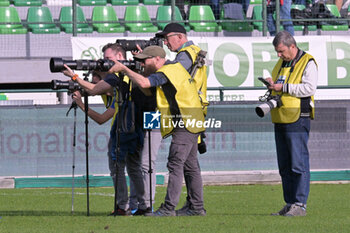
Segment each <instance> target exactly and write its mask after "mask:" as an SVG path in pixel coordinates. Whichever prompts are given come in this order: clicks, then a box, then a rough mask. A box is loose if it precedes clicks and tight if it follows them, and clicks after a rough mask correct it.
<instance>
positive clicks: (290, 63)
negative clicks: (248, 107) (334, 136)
mask: <svg viewBox="0 0 350 233" xmlns="http://www.w3.org/2000/svg"><path fill="white" fill-rule="evenodd" d="M272 43H273V46H274V47H275V50H276V52H277V55H278V57H279V58H280V59H279V60H278V62H277V64H276V65H275V67H274V69H273V71H272V79H271V78H267V79H266V80H267V81H268V82H269V83H270V85H269V87H268V88H269V89H270V90H272V92H271V95H273V96H275V95H280V96H281V101H282V106H280V107H277V108H274V109H272V110H271V119H272V122H273V123H274V127H275V142H276V151H277V161H278V168H279V173H280V175H281V178H282V187H283V196H284V201H285V202H286V205H285V206H284V207H283V208H282V209H281V210H280V211H279V212H277V213H273V214H272V215H282V216H305V215H306V202H307V199H308V196H309V191H310V165H309V151H308V146H307V143H308V139H309V132H310V119H314V94H315V92H316V88H317V78H318V71H317V64H316V62H315V59H314V58H313V57H312V56H311V55H310V54H308V53H306V52H304V51H302V50H300V49H299V48H298V47H297V44H296V42H295V39H294V38H293V36H292V35H291V34H290V33H289V32H287V31H281V32H279V33H277V35H276V36H275V38H274V40H273V42H272Z"/></svg>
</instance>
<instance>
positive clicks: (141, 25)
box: [124, 6, 158, 32]
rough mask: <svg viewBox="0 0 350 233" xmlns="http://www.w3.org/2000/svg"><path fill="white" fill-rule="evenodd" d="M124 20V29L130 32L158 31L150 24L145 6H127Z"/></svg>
mask: <svg viewBox="0 0 350 233" xmlns="http://www.w3.org/2000/svg"><path fill="white" fill-rule="evenodd" d="M124 19H125V27H126V28H127V29H128V30H129V31H130V32H157V31H158V28H157V27H156V26H155V25H153V24H152V22H151V18H150V16H149V14H148V11H147V8H146V7H145V6H127V7H126V10H125V16H124ZM136 22H137V23H136Z"/></svg>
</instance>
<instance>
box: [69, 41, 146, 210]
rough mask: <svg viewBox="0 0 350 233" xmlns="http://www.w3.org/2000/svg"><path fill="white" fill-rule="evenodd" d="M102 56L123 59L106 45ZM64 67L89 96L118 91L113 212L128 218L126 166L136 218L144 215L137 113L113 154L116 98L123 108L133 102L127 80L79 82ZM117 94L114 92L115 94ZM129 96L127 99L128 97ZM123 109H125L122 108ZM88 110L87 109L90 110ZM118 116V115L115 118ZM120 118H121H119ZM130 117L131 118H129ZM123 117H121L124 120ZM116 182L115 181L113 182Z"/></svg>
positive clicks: (121, 51) (118, 77)
mask: <svg viewBox="0 0 350 233" xmlns="http://www.w3.org/2000/svg"><path fill="white" fill-rule="evenodd" d="M102 51H103V53H104V58H105V59H108V60H125V57H126V54H125V50H124V49H123V47H121V46H119V45H117V44H107V45H105V46H104V47H103V49H102ZM65 68H66V69H67V70H65V71H63V73H64V74H65V75H66V76H69V77H71V78H72V80H73V81H75V82H77V83H79V85H80V86H81V87H82V88H84V90H85V91H87V93H88V94H90V95H96V94H103V93H105V92H110V91H113V88H116V89H117V90H118V93H119V94H120V95H119V94H116V96H115V97H114V102H113V104H112V105H113V106H116V107H115V110H116V111H115V114H114V121H113V123H112V129H111V138H110V141H109V146H108V147H109V148H108V150H109V152H108V156H109V168H110V171H111V176H112V177H116V178H114V179H113V181H114V183H116V184H117V187H116V189H117V194H118V197H117V200H118V206H117V212H116V213H114V214H115V215H128V214H129V211H128V189H127V184H126V179H125V172H124V170H125V166H126V168H127V171H128V175H129V177H130V180H131V183H132V184H133V187H134V188H135V191H134V192H135V194H136V196H137V201H138V203H137V204H138V206H136V208H138V212H136V213H137V214H136V213H135V214H136V215H139V214H140V213H141V214H144V213H145V212H148V211H150V210H148V208H147V205H146V203H145V200H144V192H145V188H144V184H143V177H142V173H141V149H142V146H143V132H142V129H141V126H142V121H141V122H140V119H139V118H140V117H137V116H139V114H138V113H135V117H136V121H135V126H134V127H135V130H134V131H133V132H130V133H128V132H123V131H122V132H121V133H120V154H118V155H117V154H116V150H117V147H118V145H117V137H118V135H117V134H116V130H117V129H116V125H117V121H118V119H119V120H120V121H121V120H122V118H121V117H119V115H121V113H120V112H121V109H117V108H118V104H116V103H118V102H119V99H120V100H121V101H122V102H123V104H124V103H125V104H126V105H129V103H130V106H131V105H132V103H131V102H130V98H132V96H134V95H131V96H129V94H128V93H129V92H130V84H128V83H127V82H128V81H127V78H126V77H124V76H123V75H121V74H109V75H107V76H106V77H105V78H104V79H103V80H102V81H100V82H98V83H97V84H92V83H89V82H87V81H85V80H82V79H80V78H79V76H78V75H77V74H74V72H73V71H72V70H71V69H70V68H69V67H68V66H67V65H65ZM115 93H117V92H115ZM129 97H130V98H129ZM122 107H123V108H122V109H125V105H122ZM89 111H90V110H89ZM124 112H125V111H124ZM126 112H127V113H126V115H127V116H126V118H125V120H126V121H127V123H126V124H127V125H129V123H130V122H132V117H133V116H130V115H129V114H128V113H129V112H128V111H126ZM117 113H119V114H118V115H117ZM121 116H123V115H121ZM130 117H131V118H130ZM123 118H124V117H123ZM115 163H116V165H117V168H118V169H116V167H115ZM116 170H118V174H116V172H117V171H116ZM116 179H117V181H116Z"/></svg>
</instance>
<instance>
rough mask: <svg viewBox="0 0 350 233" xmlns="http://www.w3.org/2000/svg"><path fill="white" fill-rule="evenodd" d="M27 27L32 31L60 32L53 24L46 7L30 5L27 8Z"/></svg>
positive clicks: (41, 32) (42, 32)
mask: <svg viewBox="0 0 350 233" xmlns="http://www.w3.org/2000/svg"><path fill="white" fill-rule="evenodd" d="M27 22H28V23H33V24H28V29H29V31H31V32H32V33H40V34H46V33H60V32H61V30H60V29H59V28H58V27H57V26H56V24H54V21H53V19H52V15H51V12H50V9H49V8H48V7H30V8H29V9H28V15H27Z"/></svg>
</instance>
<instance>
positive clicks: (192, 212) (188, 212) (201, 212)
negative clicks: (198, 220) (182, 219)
mask: <svg viewBox="0 0 350 233" xmlns="http://www.w3.org/2000/svg"><path fill="white" fill-rule="evenodd" d="M206 215H207V211H206V210H205V209H201V210H195V209H192V208H187V209H186V210H185V209H183V208H181V209H179V210H177V211H176V216H206Z"/></svg>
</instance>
